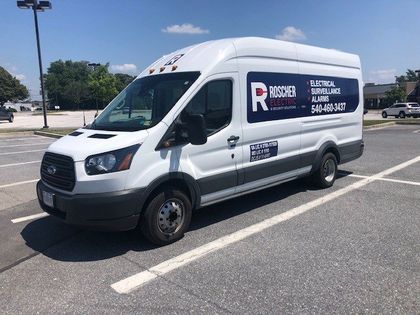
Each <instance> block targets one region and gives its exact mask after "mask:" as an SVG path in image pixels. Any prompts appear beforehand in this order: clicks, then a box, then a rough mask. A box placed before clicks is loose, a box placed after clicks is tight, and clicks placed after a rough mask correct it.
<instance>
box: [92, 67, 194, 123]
mask: <svg viewBox="0 0 420 315" xmlns="http://www.w3.org/2000/svg"><path fill="white" fill-rule="evenodd" d="M199 75H200V73H199V72H180V73H170V74H159V75H153V76H149V77H143V78H140V79H137V80H135V81H133V82H132V83H131V84H130V85H129V86H128V87H127V88H126V89H125V90H123V91H122V92H121V93H120V94H119V95H117V97H116V98H114V100H112V101H111V103H109V105H108V106H107V107H106V108H105V109H104V111H103V112H102V113H101V114H100V115H99V116H98V117H97V118H96V119H95V121H94V122H93V123H92V126H91V128H92V129H100V130H113V131H137V130H142V129H148V128H150V127H152V126H154V125H156V124H157V123H159V122H160V121H161V120H162V119H163V117H165V115H166V114H167V113H168V112H169V111H170V110H171V109H172V107H173V106H174V105H175V103H176V102H177V101H178V100H179V99H180V98H181V96H182V95H184V93H185V92H186V91H187V90H188V89H189V87H190V86H191V85H192V84H193V83H194V82H195V80H197V78H198V76H199Z"/></svg>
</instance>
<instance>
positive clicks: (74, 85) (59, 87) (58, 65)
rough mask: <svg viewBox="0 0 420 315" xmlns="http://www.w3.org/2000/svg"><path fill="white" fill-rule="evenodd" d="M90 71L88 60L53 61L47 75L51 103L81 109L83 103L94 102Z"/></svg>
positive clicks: (64, 107)
mask: <svg viewBox="0 0 420 315" xmlns="http://www.w3.org/2000/svg"><path fill="white" fill-rule="evenodd" d="M90 72H91V70H90V68H89V67H88V62H87V61H71V60H66V61H63V60H57V61H54V62H52V63H51V64H50V67H49V68H48V70H47V74H46V75H45V88H46V90H47V95H48V99H49V101H50V103H51V104H52V105H58V106H60V107H61V108H63V109H79V108H80V105H81V104H85V105H89V104H92V103H93V102H92V96H91V94H90V90H89V85H88V79H89V74H90Z"/></svg>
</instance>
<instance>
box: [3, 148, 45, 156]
mask: <svg viewBox="0 0 420 315" xmlns="http://www.w3.org/2000/svg"><path fill="white" fill-rule="evenodd" d="M46 150H47V149H40V150H30V151H17V152H4V153H0V155H8V154H19V153H31V152H41V151H46Z"/></svg>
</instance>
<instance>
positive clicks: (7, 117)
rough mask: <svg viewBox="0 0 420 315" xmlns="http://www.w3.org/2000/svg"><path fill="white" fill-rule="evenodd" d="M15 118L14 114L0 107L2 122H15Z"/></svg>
mask: <svg viewBox="0 0 420 315" xmlns="http://www.w3.org/2000/svg"><path fill="white" fill-rule="evenodd" d="M13 119H15V116H13V113H12V112H9V111H8V110H7V109H6V108H5V107H3V106H0V120H8V121H9V122H11V123H12V122H13Z"/></svg>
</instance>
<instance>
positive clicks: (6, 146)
mask: <svg viewBox="0 0 420 315" xmlns="http://www.w3.org/2000/svg"><path fill="white" fill-rule="evenodd" d="M51 143H52V142H41V143H30V144H11V145H0V148H11V147H29V146H34V145H44V144H51Z"/></svg>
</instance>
